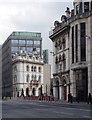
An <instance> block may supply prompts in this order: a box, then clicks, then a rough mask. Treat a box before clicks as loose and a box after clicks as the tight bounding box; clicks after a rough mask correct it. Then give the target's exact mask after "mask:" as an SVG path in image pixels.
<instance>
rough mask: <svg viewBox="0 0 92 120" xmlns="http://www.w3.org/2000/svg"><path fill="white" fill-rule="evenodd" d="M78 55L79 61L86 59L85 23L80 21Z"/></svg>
mask: <svg viewBox="0 0 92 120" xmlns="http://www.w3.org/2000/svg"><path fill="white" fill-rule="evenodd" d="M80 51H81V52H80V54H81V55H80V56H81V61H86V24H85V23H80Z"/></svg>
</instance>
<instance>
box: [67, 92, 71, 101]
mask: <svg viewBox="0 0 92 120" xmlns="http://www.w3.org/2000/svg"><path fill="white" fill-rule="evenodd" d="M70 99H71V94H70V93H69V94H68V102H70Z"/></svg>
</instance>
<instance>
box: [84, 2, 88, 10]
mask: <svg viewBox="0 0 92 120" xmlns="http://www.w3.org/2000/svg"><path fill="white" fill-rule="evenodd" d="M88 11H89V2H84V12H88Z"/></svg>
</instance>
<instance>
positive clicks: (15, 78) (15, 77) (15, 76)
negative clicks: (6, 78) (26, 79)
mask: <svg viewBox="0 0 92 120" xmlns="http://www.w3.org/2000/svg"><path fill="white" fill-rule="evenodd" d="M16 82H17V75H14V83H16Z"/></svg>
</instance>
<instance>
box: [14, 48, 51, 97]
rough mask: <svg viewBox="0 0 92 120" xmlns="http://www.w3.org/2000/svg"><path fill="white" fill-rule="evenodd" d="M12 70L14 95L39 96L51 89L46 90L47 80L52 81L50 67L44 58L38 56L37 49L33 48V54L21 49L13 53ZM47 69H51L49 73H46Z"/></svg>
mask: <svg viewBox="0 0 92 120" xmlns="http://www.w3.org/2000/svg"><path fill="white" fill-rule="evenodd" d="M12 71H13V97H16V96H21V95H24V96H28V95H35V96H39V95H42V94H44V93H48V91H49V90H48V91H46V90H45V89H46V84H47V82H48V84H49V83H50V69H49V68H45V67H44V63H43V59H42V58H41V57H38V55H37V52H36V51H35V49H33V53H32V54H31V53H30V54H29V53H27V52H26V51H20V52H19V54H18V53H16V55H13V61H12ZM45 71H49V74H46V72H45ZM44 73H45V74H44ZM45 76H47V79H45V78H46V77H45ZM46 81H47V82H46ZM49 85H50V84H49ZM47 87H48V86H47ZM47 89H49V88H47ZM48 94H49V93H48Z"/></svg>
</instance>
